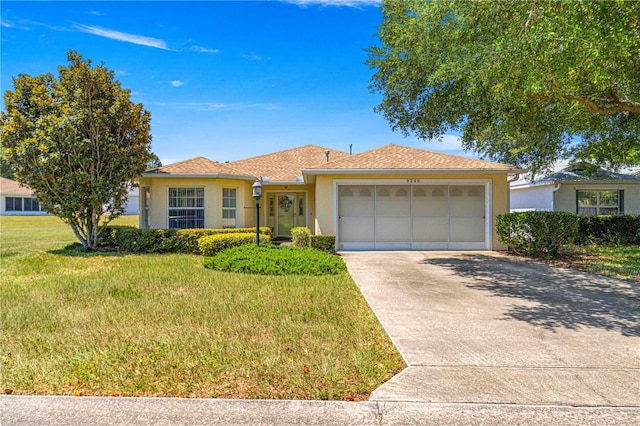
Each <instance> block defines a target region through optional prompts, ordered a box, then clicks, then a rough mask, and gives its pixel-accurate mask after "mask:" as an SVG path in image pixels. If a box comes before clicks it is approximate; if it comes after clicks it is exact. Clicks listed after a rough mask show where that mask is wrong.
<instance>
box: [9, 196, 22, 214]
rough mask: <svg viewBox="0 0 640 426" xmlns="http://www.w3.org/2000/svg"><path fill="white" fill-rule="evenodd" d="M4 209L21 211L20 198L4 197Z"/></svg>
mask: <svg viewBox="0 0 640 426" xmlns="http://www.w3.org/2000/svg"><path fill="white" fill-rule="evenodd" d="M5 200H6V204H5V210H6V211H8V212H21V211H22V198H17V197H7V198H5Z"/></svg>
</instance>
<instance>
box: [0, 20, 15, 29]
mask: <svg viewBox="0 0 640 426" xmlns="http://www.w3.org/2000/svg"><path fill="white" fill-rule="evenodd" d="M0 26H2V27H5V28H13V24H12V23H11V22H7V21H5V20H4V19H2V20H0Z"/></svg>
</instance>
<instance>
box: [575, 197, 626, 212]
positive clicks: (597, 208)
mask: <svg viewBox="0 0 640 426" xmlns="http://www.w3.org/2000/svg"><path fill="white" fill-rule="evenodd" d="M577 197H578V214H590V215H601V214H603V215H616V214H620V213H622V208H621V207H622V191H577Z"/></svg>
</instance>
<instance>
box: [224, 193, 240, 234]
mask: <svg viewBox="0 0 640 426" xmlns="http://www.w3.org/2000/svg"><path fill="white" fill-rule="evenodd" d="M236 208H237V190H236V188H222V226H223V227H224V228H235V227H236V225H237V224H236V217H237V214H236Z"/></svg>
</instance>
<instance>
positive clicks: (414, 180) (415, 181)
mask: <svg viewBox="0 0 640 426" xmlns="http://www.w3.org/2000/svg"><path fill="white" fill-rule="evenodd" d="M407 183H420V179H407Z"/></svg>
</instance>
